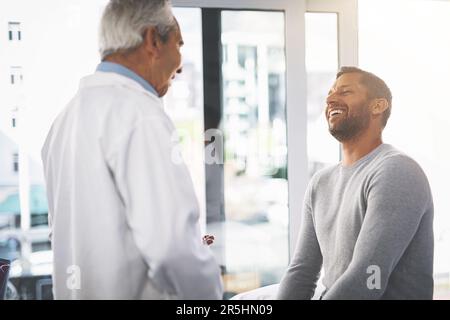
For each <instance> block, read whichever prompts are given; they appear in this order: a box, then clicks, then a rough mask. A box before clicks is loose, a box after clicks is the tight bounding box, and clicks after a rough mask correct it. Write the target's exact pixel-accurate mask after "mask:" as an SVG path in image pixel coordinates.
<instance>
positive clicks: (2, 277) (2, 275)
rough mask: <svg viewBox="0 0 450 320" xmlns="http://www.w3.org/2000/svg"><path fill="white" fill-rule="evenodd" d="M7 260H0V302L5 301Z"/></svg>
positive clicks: (7, 273) (7, 271)
mask: <svg viewBox="0 0 450 320" xmlns="http://www.w3.org/2000/svg"><path fill="white" fill-rule="evenodd" d="M9 264H10V261H9V260H5V259H0V300H4V299H5V295H6V287H7V283H8V275H9Z"/></svg>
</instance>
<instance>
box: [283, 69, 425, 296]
mask: <svg viewBox="0 0 450 320" xmlns="http://www.w3.org/2000/svg"><path fill="white" fill-rule="evenodd" d="M391 104H392V95H391V92H390V89H389V88H388V87H387V85H386V84H385V82H384V81H383V80H381V79H380V78H378V77H377V76H375V75H374V74H372V73H369V72H366V71H363V70H361V69H358V68H355V67H343V68H342V69H341V70H340V71H339V72H338V74H337V77H336V82H335V83H334V85H333V87H332V88H331V90H330V92H329V94H328V97H327V107H326V110H325V117H326V120H327V122H328V127H329V131H330V133H331V134H332V135H333V137H335V138H336V139H337V140H338V141H339V142H340V143H341V147H342V154H343V158H342V161H341V163H339V164H337V165H335V166H332V167H330V168H326V169H323V170H322V171H319V172H318V173H316V174H315V175H314V176H313V178H312V179H311V181H310V183H309V186H308V188H307V191H306V194H305V198H304V208H303V216H302V225H301V228H300V234H299V238H298V243H297V247H296V251H295V255H294V257H293V259H292V261H291V264H290V266H289V268H288V270H287V272H286V274H285V276H284V277H283V280H282V282H281V284H280V289H279V292H278V298H280V299H311V297H312V296H313V295H314V290H315V288H316V283H317V279H318V277H319V274H320V271H321V269H322V270H323V272H324V275H323V285H324V286H325V291H324V292H323V293H322V296H321V299H432V297H433V200H432V196H431V191H430V187H429V184H428V181H427V178H426V176H425V174H424V172H423V171H422V169H421V168H420V167H419V165H418V164H417V163H416V162H415V161H414V160H413V159H411V158H410V157H408V156H407V155H405V154H404V153H402V152H400V151H398V150H397V149H395V148H394V147H392V146H391V145H388V144H384V143H383V141H382V131H383V129H384V127H385V126H386V124H387V121H388V118H389V116H390V113H391Z"/></svg>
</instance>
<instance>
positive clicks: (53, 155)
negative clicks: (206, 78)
mask: <svg viewBox="0 0 450 320" xmlns="http://www.w3.org/2000/svg"><path fill="white" fill-rule="evenodd" d="M182 45H183V39H182V35H181V32H180V29H179V26H178V23H177V21H176V19H175V18H174V16H173V14H172V11H171V7H170V2H169V1H167V0H111V1H110V2H109V4H108V5H107V7H106V9H105V11H104V13H103V17H102V21H101V27H100V54H101V59H102V63H100V64H99V66H98V67H97V71H96V72H95V73H94V74H93V75H90V76H87V77H86V78H84V79H82V80H81V83H80V88H79V90H78V92H77V94H76V95H75V97H74V98H73V99H72V100H71V101H70V103H69V104H68V105H67V107H66V108H65V109H64V111H63V112H62V113H61V114H60V115H59V116H58V118H57V119H56V121H55V122H54V124H53V126H52V128H51V130H50V132H49V134H48V137H47V139H46V142H45V144H44V147H43V150H42V157H43V162H44V171H45V177H46V183H47V192H48V202H49V221H50V225H51V229H52V235H51V241H52V247H53V253H54V275H53V286H54V288H53V290H54V295H55V298H56V299H166V298H181V299H220V298H221V297H222V282H221V278H220V269H219V267H218V265H217V264H216V261H215V259H214V258H213V256H212V253H211V251H210V249H209V248H208V247H207V246H206V245H205V244H203V243H202V237H201V235H200V229H199V223H198V219H199V209H198V203H197V199H196V197H195V194H194V191H193V186H192V182H191V178H190V176H189V173H188V170H187V168H186V166H185V165H184V164H183V163H181V164H180V161H178V159H176V160H177V161H174V160H172V151H173V143H172V141H171V137H172V133H173V131H174V126H173V124H172V122H171V121H170V119H169V118H168V116H167V115H166V114H165V113H164V110H163V104H162V101H161V99H160V97H162V96H164V95H165V94H166V92H167V90H168V88H169V86H170V84H171V81H172V79H173V78H174V77H175V74H176V73H180V72H181V54H180V48H181V46H182ZM206 242H207V243H209V241H206Z"/></svg>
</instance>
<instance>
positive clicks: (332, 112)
mask: <svg viewBox="0 0 450 320" xmlns="http://www.w3.org/2000/svg"><path fill="white" fill-rule="evenodd" d="M341 113H344V111H342V110H333V111H331V113H330V116H334V115H336V114H341Z"/></svg>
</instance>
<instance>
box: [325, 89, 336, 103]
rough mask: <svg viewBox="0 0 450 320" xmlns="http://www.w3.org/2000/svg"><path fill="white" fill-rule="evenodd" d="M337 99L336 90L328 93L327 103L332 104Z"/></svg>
mask: <svg viewBox="0 0 450 320" xmlns="http://www.w3.org/2000/svg"><path fill="white" fill-rule="evenodd" d="M336 101H337V99H336V94H335V93H334V92H330V93H329V94H328V96H327V100H326V102H327V105H330V104H332V103H333V102H336Z"/></svg>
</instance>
